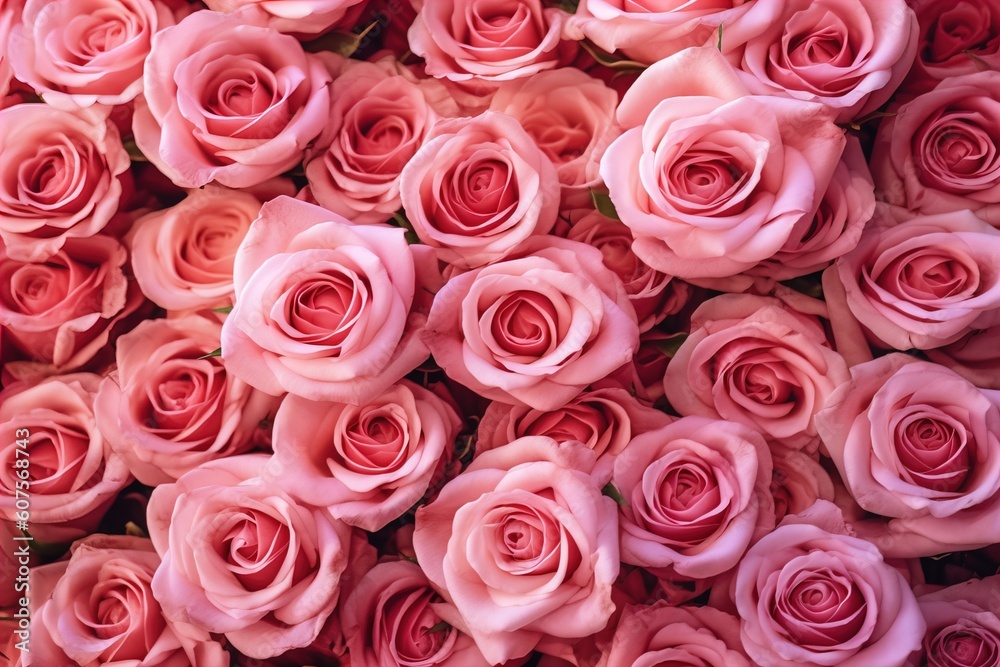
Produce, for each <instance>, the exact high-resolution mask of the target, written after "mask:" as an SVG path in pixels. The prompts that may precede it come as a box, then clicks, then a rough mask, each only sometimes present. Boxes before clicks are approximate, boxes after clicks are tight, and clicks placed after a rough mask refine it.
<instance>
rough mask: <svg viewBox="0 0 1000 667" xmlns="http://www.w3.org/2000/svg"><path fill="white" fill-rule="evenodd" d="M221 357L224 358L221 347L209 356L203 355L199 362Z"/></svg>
mask: <svg viewBox="0 0 1000 667" xmlns="http://www.w3.org/2000/svg"><path fill="white" fill-rule="evenodd" d="M221 356H222V348H221V347H219V348H216V349H214V350H212V351H211V352H209V353H208V354H203V355H201V356H200V357H198V359H199V360H200V359H211V358H212V357H221Z"/></svg>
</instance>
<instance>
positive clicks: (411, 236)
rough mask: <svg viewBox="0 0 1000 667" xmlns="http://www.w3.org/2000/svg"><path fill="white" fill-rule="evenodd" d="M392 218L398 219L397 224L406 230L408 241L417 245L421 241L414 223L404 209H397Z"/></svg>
mask: <svg viewBox="0 0 1000 667" xmlns="http://www.w3.org/2000/svg"><path fill="white" fill-rule="evenodd" d="M392 219H393V220H395V221H396V226H398V227H402V228H403V229H405V230H406V234H405V238H406V242H407V243H409V244H410V245H417V244H418V243H420V237H419V236H417V233H416V232H415V231H413V225H411V224H410V221H409V220H407V219H406V214H405V213H404V212H403V211H396V212H395V213H393V214H392Z"/></svg>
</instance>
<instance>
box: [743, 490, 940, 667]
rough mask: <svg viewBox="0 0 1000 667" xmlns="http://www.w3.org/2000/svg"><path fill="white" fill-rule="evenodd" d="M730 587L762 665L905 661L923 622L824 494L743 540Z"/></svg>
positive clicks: (898, 665)
mask: <svg viewBox="0 0 1000 667" xmlns="http://www.w3.org/2000/svg"><path fill="white" fill-rule="evenodd" d="M732 595H733V599H734V600H735V602H736V608H737V609H738V610H739V615H740V618H742V619H743V621H744V623H743V627H742V631H741V637H742V640H743V647H744V648H745V649H746V652H747V654H748V655H749V656H750V657H751V658H752V659H753V660H754V661H755V662H757V663H758V664H761V665H770V666H773V667H794V666H797V665H824V666H830V667H832V666H834V665H837V666H838V667H873V666H874V665H879V667H902V665H903V664H904V663H905V662H906V659H907V656H909V654H910V652H911V651H914V650H916V649H917V648H918V647H919V646H920V640H921V638H922V636H923V633H924V629H925V623H924V620H923V618H922V617H921V614H920V608H919V607H918V606H917V601H916V599H915V598H914V596H913V592H912V591H911V590H910V587H909V585H908V584H907V582H906V580H905V579H904V578H903V576H902V575H901V574H900V573H899V572H898V571H897V570H896V569H895V568H893V567H891V566H890V565H888V564H887V563H885V561H883V559H882V555H881V554H880V553H879V550H878V548H877V547H876V546H875V545H873V544H871V543H870V542H866V541H864V540H861V539H858V538H856V537H851V536H849V535H848V533H847V528H846V526H844V524H843V518H842V517H841V515H840V511H839V510H838V509H837V508H836V506H835V505H833V504H831V503H828V502H826V501H822V500H821V501H819V502H818V503H817V504H816V505H814V506H813V508H812V510H811V511H810V512H808V516H806V515H802V516H796V517H787V518H786V519H785V520H784V521H783V522H782V523H781V525H779V526H778V528H777V530H775V531H774V532H773V533H771V534H770V535H767V536H765V537H764V538H762V539H761V540H760V541H759V542H757V544H755V545H754V546H753V547H751V548H750V551H748V552H747V555H746V556H745V557H744V558H743V560H742V562H741V563H740V566H739V569H738V570H737V573H736V578H735V579H734V581H733V587H732Z"/></svg>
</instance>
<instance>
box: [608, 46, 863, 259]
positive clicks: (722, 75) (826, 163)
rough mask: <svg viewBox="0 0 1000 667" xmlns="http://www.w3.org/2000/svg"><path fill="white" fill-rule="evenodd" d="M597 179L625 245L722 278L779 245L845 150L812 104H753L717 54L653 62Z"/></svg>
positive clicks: (627, 104) (811, 210)
mask: <svg viewBox="0 0 1000 667" xmlns="http://www.w3.org/2000/svg"><path fill="white" fill-rule="evenodd" d="M618 122H619V123H620V124H621V126H622V127H623V128H624V130H625V132H624V134H622V136H620V137H619V138H618V139H617V140H616V141H615V142H614V143H613V144H611V146H610V147H609V148H608V150H607V151H606V152H605V154H604V158H603V159H602V160H601V176H602V177H603V178H604V181H605V182H606V183H607V185H608V190H609V191H610V194H611V199H612V201H613V202H614V204H615V207H616V208H617V211H618V215H619V217H620V218H621V220H622V222H624V223H625V224H626V225H627V226H628V227H629V228H630V229H631V230H632V233H633V235H634V236H635V239H636V240H635V243H634V244H633V246H632V249H633V250H634V251H635V253H636V255H638V256H639V258H640V259H642V260H643V261H645V262H646V263H647V264H649V265H650V266H652V267H653V268H654V269H657V270H659V271H663V272H664V273H667V274H669V275H673V276H678V277H681V278H722V277H726V276H732V275H734V274H737V273H740V272H741V271H745V270H746V269H749V268H751V267H753V266H754V265H755V264H757V263H758V262H760V261H761V260H764V259H767V258H769V257H771V256H772V255H774V254H775V253H776V252H778V251H779V250H781V249H782V247H783V246H784V245H785V243H786V242H787V241H788V240H789V238H790V237H791V235H792V232H793V230H794V229H795V227H796V225H797V224H799V223H800V222H801V221H802V220H803V219H806V220H810V219H812V216H813V215H814V214H815V212H816V210H817V208H818V206H819V203H820V199H821V197H822V194H823V192H825V191H826V189H827V187H828V185H829V183H830V179H831V178H832V176H833V173H834V171H835V169H836V166H837V164H838V162H839V160H840V155H841V153H842V152H843V149H844V145H845V141H846V140H845V139H844V133H843V131H842V130H841V129H840V128H839V127H837V126H836V125H834V123H833V118H832V115H831V114H830V112H829V111H828V110H826V109H824V108H823V107H821V106H820V105H818V104H814V103H808V102H802V101H796V100H786V99H781V98H777V97H771V96H753V95H750V92H749V90H748V89H747V88H746V87H745V85H744V84H743V83H742V82H741V80H740V78H739V76H738V75H737V73H736V72H735V70H734V69H733V68H732V66H731V65H730V64H729V63H727V62H726V60H725V58H723V56H722V55H721V54H720V53H719V51H718V50H717V49H716V48H715V47H704V48H697V49H686V50H684V51H682V52H680V53H678V54H676V55H674V56H670V57H668V58H666V59H664V60H661V61H659V62H658V63H656V64H655V65H653V66H652V67H650V68H649V69H647V70H646V71H645V72H643V73H642V74H641V75H640V76H639V78H638V79H637V80H636V82H635V83H634V84H633V85H632V87H631V88H629V90H628V92H627V93H626V94H625V96H624V97H623V99H622V102H621V104H620V105H619V106H618Z"/></svg>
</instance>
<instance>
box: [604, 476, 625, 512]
mask: <svg viewBox="0 0 1000 667" xmlns="http://www.w3.org/2000/svg"><path fill="white" fill-rule="evenodd" d="M601 493H603V494H604V495H606V496H607V497H608V498H611V500H613V501H615V503H616V504H617V505H618V506H619V507H628V501H627V500H625V496H623V495H622V492H621V491H619V490H618V489H617V488H616V487H615V485H614V484H612V483H611V482H608V483H607V484H605V485H604V488H603V489H601Z"/></svg>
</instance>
